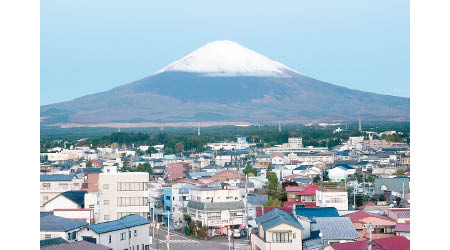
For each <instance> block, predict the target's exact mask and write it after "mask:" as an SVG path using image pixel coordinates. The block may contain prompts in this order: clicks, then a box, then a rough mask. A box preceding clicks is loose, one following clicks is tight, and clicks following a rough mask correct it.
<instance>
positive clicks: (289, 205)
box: [283, 201, 317, 207]
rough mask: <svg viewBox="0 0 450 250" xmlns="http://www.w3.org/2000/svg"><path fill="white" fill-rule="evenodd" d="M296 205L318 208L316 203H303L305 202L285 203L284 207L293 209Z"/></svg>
mask: <svg viewBox="0 0 450 250" xmlns="http://www.w3.org/2000/svg"><path fill="white" fill-rule="evenodd" d="M294 205H304V206H305V207H317V205H316V202H315V201H314V202H303V201H285V202H283V206H284V207H292V206H294Z"/></svg>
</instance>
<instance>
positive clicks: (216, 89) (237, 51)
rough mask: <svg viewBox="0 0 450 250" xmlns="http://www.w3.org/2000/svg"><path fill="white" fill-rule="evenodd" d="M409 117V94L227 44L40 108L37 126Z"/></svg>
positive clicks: (219, 43)
mask: <svg viewBox="0 0 450 250" xmlns="http://www.w3.org/2000/svg"><path fill="white" fill-rule="evenodd" d="M357 117H361V118H364V119H371V120H409V98H403V97H395V96H388V95H380V94H374V93H369V92H363V91H358V90H352V89H348V88H345V87H340V86H337V85H333V84H330V83H326V82H322V81H319V80H316V79H314V78H311V77H308V76H305V75H303V74H301V73H299V72H297V71H295V70H293V69H291V68H289V67H287V66H284V65H283V64H281V63H279V62H276V61H272V60H270V59H269V58H267V57H265V56H263V55H261V54H258V53H257V52H254V51H252V50H250V49H247V48H245V47H243V46H241V45H239V44H237V43H235V42H231V41H215V42H210V43H207V44H206V45H204V46H202V47H200V48H199V49H197V50H195V51H193V52H192V53H190V54H189V55H187V56H185V57H183V58H181V59H180V60H178V61H175V62H174V63H172V64H170V65H168V66H166V67H164V68H163V69H161V70H159V71H158V72H156V73H154V74H152V75H150V76H148V77H146V78H144V79H141V80H138V81H135V82H132V83H129V84H126V85H122V86H119V87H116V88H114V89H111V90H109V91H106V92H101V93H97V94H92V95H87V96H83V97H80V98H77V99H74V100H71V101H67V102H62V103H57V104H51V105H45V106H41V124H42V125H55V124H60V125H61V124H78V125H89V124H111V123H180V122H181V123H183V122H184V123H186V122H249V123H252V122H259V123H264V122H275V121H284V122H288V121H292V122H302V121H333V120H334V121H337V120H356V119H357Z"/></svg>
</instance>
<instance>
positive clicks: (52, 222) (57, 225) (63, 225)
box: [41, 214, 88, 232]
mask: <svg viewBox="0 0 450 250" xmlns="http://www.w3.org/2000/svg"><path fill="white" fill-rule="evenodd" d="M86 225H88V223H87V222H86V221H84V220H71V219H67V218H64V217H59V216H55V215H52V214H50V215H44V216H42V217H41V231H58V232H59V231H62V232H67V231H70V230H72V229H75V228H79V227H84V226H86Z"/></svg>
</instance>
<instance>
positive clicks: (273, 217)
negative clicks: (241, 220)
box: [256, 208, 303, 230]
mask: <svg viewBox="0 0 450 250" xmlns="http://www.w3.org/2000/svg"><path fill="white" fill-rule="evenodd" d="M256 223H258V224H260V223H261V225H262V227H263V228H264V230H267V229H269V228H272V227H275V226H277V225H280V224H282V223H286V224H289V225H291V226H293V227H296V228H299V229H303V227H302V225H301V224H300V223H299V222H298V221H297V220H296V219H295V217H294V216H293V215H292V214H288V213H286V212H284V211H282V210H280V209H278V208H275V209H272V210H271V211H270V212H268V213H266V214H264V215H263V216H261V217H258V218H256Z"/></svg>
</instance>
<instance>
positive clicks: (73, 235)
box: [72, 232, 77, 240]
mask: <svg viewBox="0 0 450 250" xmlns="http://www.w3.org/2000/svg"><path fill="white" fill-rule="evenodd" d="M76 238H77V232H72V240H74V239H76Z"/></svg>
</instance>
